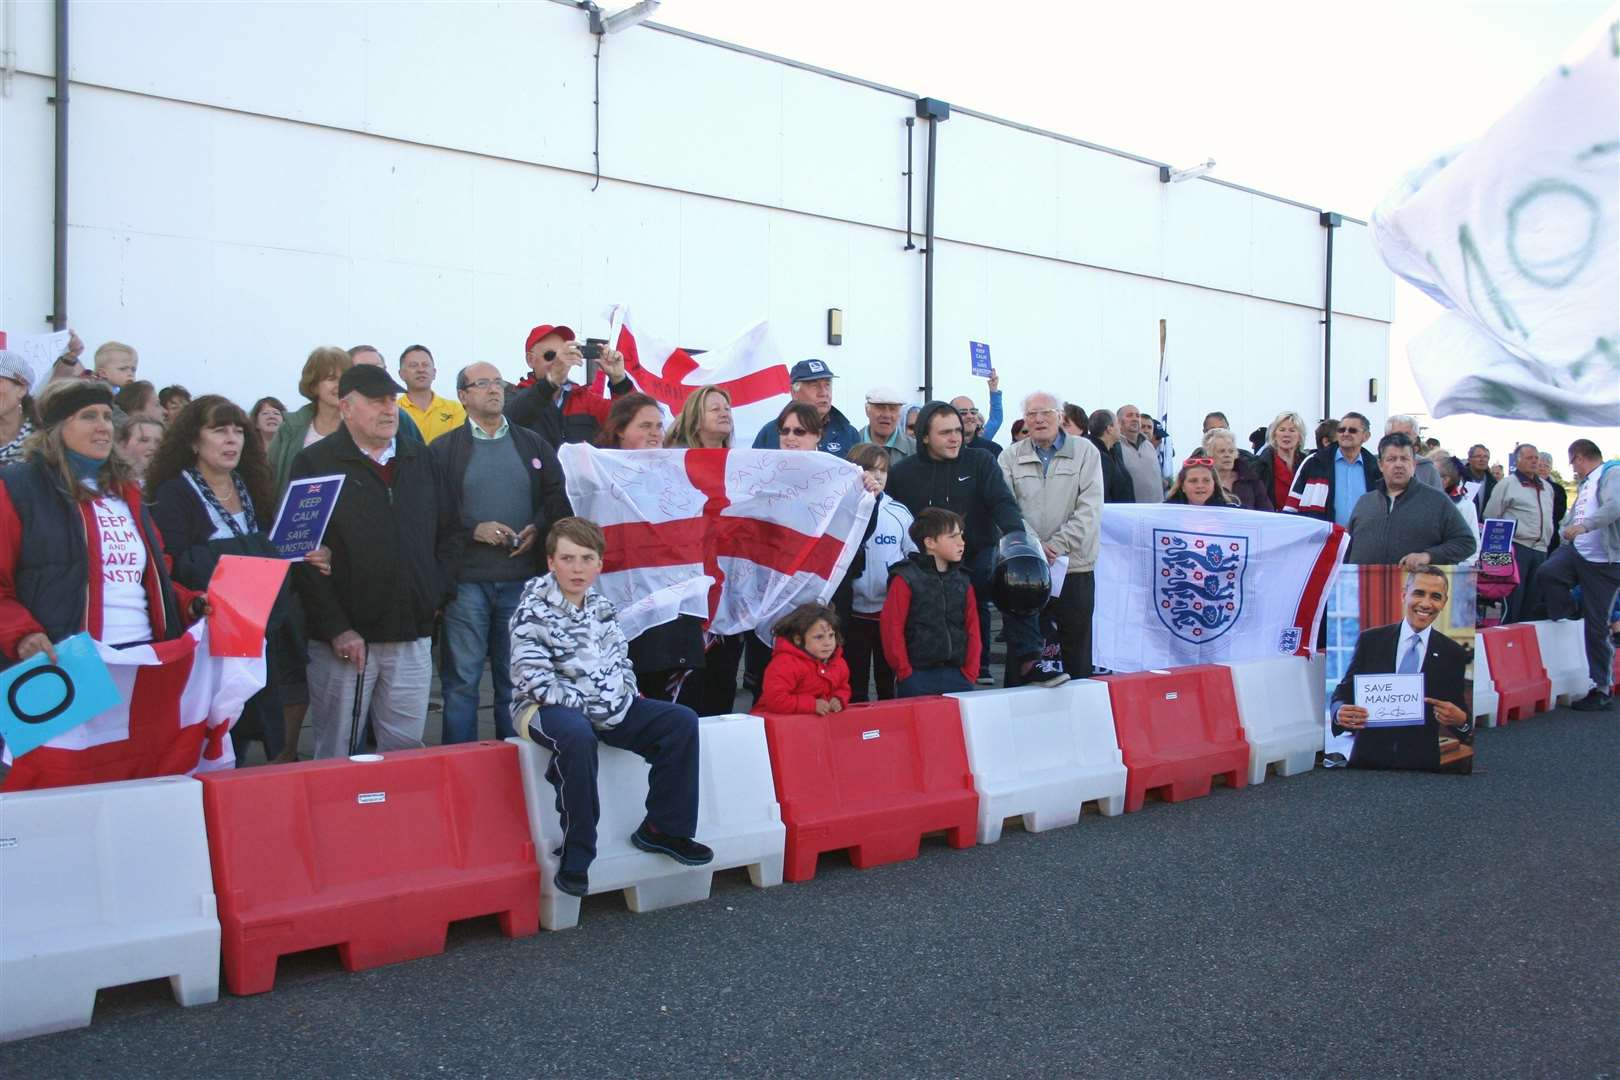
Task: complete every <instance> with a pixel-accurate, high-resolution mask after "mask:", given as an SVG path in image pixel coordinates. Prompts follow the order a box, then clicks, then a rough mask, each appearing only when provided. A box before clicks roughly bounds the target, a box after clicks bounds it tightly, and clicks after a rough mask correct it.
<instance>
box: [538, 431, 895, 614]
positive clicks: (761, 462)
mask: <svg viewBox="0 0 1620 1080" xmlns="http://www.w3.org/2000/svg"><path fill="white" fill-rule="evenodd" d="M558 457H559V458H560V459H561V461H562V467H563V473H564V475H565V477H566V480H567V488H568V499H569V501H570V502H571V503H572V504H573V507H574V512H575V513H576V514H579V515H580V516H581V517H586V518H589V519H590V520H592V521H594V522H596V523H597V524H599V525H601V526H602V531H603V532H604V533H605V534H606V535H607V554H606V557H605V558H604V559H603V573H602V577H601V580H600V583H599V585H598V587H599V588H600V589H601V590H602V594H603V595H604V596H606V597H607V598H608V599H609V600H611V601H612V602H613V604H614V606H615V607H617V608H618V609H619V611H620V622H621V624H622V625H623V627H624V633H625V636H626V637H627V638H634V637H635V636H636V635H637V634H639V633H641V631H643V630H645V629H647V627H649V626H656V625H658V623H660V622H667V621H668V620H670V619H673V618H675V616H676V615H677V614H680V613H684V614H688V615H696V616H699V617H700V618H705V619H708V620H709V630H710V631H711V632H712V633H716V634H736V633H741V632H743V631H745V630H756V629H757V630H758V631H759V633H760V636H761V637H762V638H764V639H765V640H767V641H768V640H769V635H770V628H771V625H772V624H773V623H775V622H776V620H777V619H779V618H780V617H781V616H783V615H785V614H787V613H788V612H789V611H791V610H792V609H793V608H795V607H797V606H798V605H800V604H805V603H810V602H826V601H827V600H828V599H829V598H830V597H831V596H832V594H833V590H834V589H836V588H837V587H838V583H839V582H840V581H841V580H843V577H844V574H845V572H846V571H847V570H848V569H849V565H850V562H851V561H852V560H853V559H854V558H855V554H856V552H857V551H858V550H859V548H860V544H861V537H862V536H863V535H864V533H865V531H866V523H867V521H868V519H869V518H870V517H871V516H872V496H871V495H870V494H869V493H868V492H867V491H866V489H865V487H864V486H863V484H862V482H861V470H860V469H859V468H858V467H857V466H855V465H854V464H852V463H850V462H847V461H841V460H839V459H838V458H835V457H833V456H831V455H830V454H823V453H821V452H820V451H818V450H806V451H797V450H598V449H596V448H595V447H590V446H585V445H583V444H579V443H574V444H570V445H568V446H564V447H562V448H561V449H560V450H559V451H558ZM704 579H707V582H706V587H703V586H702V585H697V586H695V585H694V582H703V581H704ZM653 597H662V598H666V599H671V600H672V601H673V602H670V603H662V604H650V603H648V599H649V598H653Z"/></svg>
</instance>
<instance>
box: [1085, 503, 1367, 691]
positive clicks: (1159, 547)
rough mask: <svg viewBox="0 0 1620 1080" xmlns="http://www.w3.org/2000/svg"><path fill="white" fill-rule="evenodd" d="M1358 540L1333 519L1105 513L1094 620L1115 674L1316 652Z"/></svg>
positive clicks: (1189, 509)
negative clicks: (1332, 593)
mask: <svg viewBox="0 0 1620 1080" xmlns="http://www.w3.org/2000/svg"><path fill="white" fill-rule="evenodd" d="M1349 539H1350V538H1349V535H1348V534H1347V533H1346V532H1345V531H1344V529H1343V528H1341V527H1340V526H1338V525H1334V524H1332V523H1331V522H1323V521H1317V520H1315V519H1313V518H1302V517H1298V516H1296V515H1283V514H1267V513H1262V512H1260V511H1258V510H1239V509H1222V508H1218V507H1215V508H1211V507H1203V506H1181V505H1177V504H1173V503H1161V504H1153V505H1141V506H1134V505H1129V504H1115V503H1110V504H1109V505H1107V506H1104V507H1103V514H1102V546H1101V549H1100V550H1099V552H1098V556H1097V606H1096V618H1095V621H1094V623H1093V625H1092V642H1093V650H1094V653H1095V657H1096V662H1097V663H1098V664H1101V665H1102V666H1103V667H1107V668H1111V669H1112V670H1114V671H1145V670H1148V669H1150V668H1165V667H1178V666H1182V665H1186V664H1209V663H1214V662H1216V661H1221V660H1261V659H1267V658H1271V657H1276V656H1308V655H1310V653H1311V650H1312V648H1313V647H1314V645H1315V644H1316V627H1317V624H1318V623H1319V622H1320V621H1321V618H1322V610H1323V607H1324V605H1325V604H1326V602H1327V589H1328V586H1329V585H1330V584H1331V583H1332V581H1333V573H1334V571H1335V569H1336V568H1337V567H1338V565H1339V563H1340V561H1341V560H1343V558H1344V553H1345V550H1346V549H1347V548H1348V547H1349Z"/></svg>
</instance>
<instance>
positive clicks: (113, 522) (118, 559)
mask: <svg viewBox="0 0 1620 1080" xmlns="http://www.w3.org/2000/svg"><path fill="white" fill-rule="evenodd" d="M90 505H91V516H92V520H93V522H94V527H95V529H96V531H97V533H98V535H99V538H100V547H101V640H102V641H103V642H105V643H106V644H108V645H126V644H128V643H130V642H132V641H149V640H151V637H152V617H151V612H150V610H149V608H148V607H147V601H146V586H145V585H144V584H143V579H144V578H145V576H146V541H145V540H143V539H141V531H140V529H139V528H137V527H136V523H135V519H134V517H132V516H131V514H130V511H129V504H128V503H126V502H125V501H124V500H123V499H120V498H118V497H117V496H114V495H102V496H100V497H99V498H97V499H96V500H95V502H93V503H91V504H90Z"/></svg>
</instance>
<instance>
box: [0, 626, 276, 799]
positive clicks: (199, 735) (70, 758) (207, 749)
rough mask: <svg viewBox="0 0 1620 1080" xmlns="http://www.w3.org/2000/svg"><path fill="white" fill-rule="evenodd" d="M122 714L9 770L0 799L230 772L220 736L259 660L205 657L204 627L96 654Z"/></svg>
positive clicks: (230, 759) (254, 689) (247, 693)
mask: <svg viewBox="0 0 1620 1080" xmlns="http://www.w3.org/2000/svg"><path fill="white" fill-rule="evenodd" d="M96 648H97V650H98V651H99V652H100V654H101V659H102V662H103V663H105V664H106V665H107V669H108V671H109V672H111V674H112V678H113V684H114V685H115V686H116V687H117V688H118V693H119V696H120V697H121V698H122V700H123V702H124V704H122V705H118V706H116V707H114V708H111V709H108V710H107V711H106V712H104V713H101V714H100V715H99V716H96V717H94V718H92V719H91V720H89V721H87V722H85V723H84V724H81V725H80V726H78V727H76V728H74V729H73V730H71V731H68V732H64V733H63V734H61V735H58V736H57V737H56V738H54V739H52V740H50V741H49V742H47V743H45V744H44V745H43V746H40V747H37V748H36V749H33V750H30V751H29V752H28V753H26V754H22V755H20V756H19V757H17V758H16V760H14V761H13V760H12V757H11V752H10V750H9V749H8V750H7V751H6V754H5V759H6V761H7V762H8V763H10V765H11V772H10V773H8V774H7V775H6V781H5V784H4V785H3V787H4V790H6V791H25V790H28V789H32V788H50V787H65V786H67V785H70V784H99V783H102V782H105V781H110V780H139V779H143V778H145V777H149V776H173V775H178V774H187V775H189V774H191V773H198V772H209V771H211V770H213V769H229V768H231V767H232V766H234V765H235V764H236V756H235V754H234V753H233V752H232V750H231V741H230V739H228V738H226V737H225V736H226V733H227V732H229V731H230V729H231V726H232V725H233V724H235V723H236V720H237V718H238V717H239V716H241V715H242V706H243V704H244V703H246V701H247V699H248V698H250V697H252V696H253V695H254V694H256V693H258V692H259V691H260V690H262V689H263V688H264V680H265V667H264V657H263V656H262V655H261V656H257V657H240V658H230V659H222V658H219V657H214V656H210V655H209V652H208V627H207V622H206V621H200V622H198V623H196V624H195V625H193V626H192V627H191V629H190V630H189V631H187V632H186V633H185V634H182V635H181V636H180V637H178V638H175V639H174V640H173V641H161V642H157V643H156V644H152V645H134V646H131V647H129V648H127V649H115V648H113V647H112V646H110V645H102V644H100V643H99V642H98V643H97V644H96Z"/></svg>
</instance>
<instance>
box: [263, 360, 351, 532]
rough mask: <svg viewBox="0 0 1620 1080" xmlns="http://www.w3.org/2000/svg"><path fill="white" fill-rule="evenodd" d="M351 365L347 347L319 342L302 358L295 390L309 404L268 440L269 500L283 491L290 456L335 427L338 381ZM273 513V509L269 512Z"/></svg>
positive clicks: (288, 418) (277, 501)
mask: <svg viewBox="0 0 1620 1080" xmlns="http://www.w3.org/2000/svg"><path fill="white" fill-rule="evenodd" d="M353 366H354V360H353V359H351V358H350V356H349V352H348V350H347V349H340V348H338V347H337V346H335V345H322V346H321V347H319V348H317V349H316V350H315V351H313V352H311V353H310V354H309V359H307V360H305V361H304V371H303V374H301V375H300V376H299V377H298V392H299V393H300V394H303V395H304V397H305V398H307V399H308V400H309V404H308V405H305V406H304V407H303V408H301V409H299V410H298V411H297V412H294V413H292V414H291V415H289V416H287V417H286V418H285V419H284V420H282V422H281V427H280V428H279V429H277V431H276V437H275V438H273V439H271V440H270V449H269V450H268V451H267V453H268V454H269V457H270V480H271V489H272V490H271V501H272V502H273V503H278V504H279V502H280V500H281V493H282V492H283V491H286V490H287V480H288V479H289V478H290V477H291V476H292V464H293V458H295V457H297V456H298V452H299V451H300V450H302V449H303V448H304V447H306V446H310V445H312V444H314V443H317V442H319V441H320V440H322V439H324V438H326V437H327V436H328V435H330V434H332V432H334V431H336V430H337V427H338V421H339V420H340V417H339V415H338V380H339V379H341V378H342V377H343V373H344V372H345V371H348V370H349V369H350V368H351V367H353ZM271 512H272V513H274V511H273V510H272V511H271Z"/></svg>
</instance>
